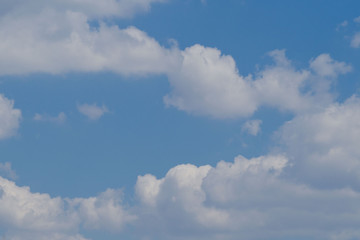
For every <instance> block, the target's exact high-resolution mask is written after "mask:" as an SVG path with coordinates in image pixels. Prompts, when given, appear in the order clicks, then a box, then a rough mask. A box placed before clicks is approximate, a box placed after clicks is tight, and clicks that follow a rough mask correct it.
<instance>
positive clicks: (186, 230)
mask: <svg viewBox="0 0 360 240" xmlns="http://www.w3.org/2000/svg"><path fill="white" fill-rule="evenodd" d="M288 167H289V165H288V160H287V159H286V157H284V156H282V155H273V156H271V155H269V156H263V157H259V158H253V159H246V158H244V157H242V156H239V157H237V158H235V160H234V162H232V163H231V162H224V161H221V162H219V163H218V164H217V166H216V167H210V166H201V167H196V166H194V165H190V164H188V165H179V166H176V167H174V168H172V169H171V170H170V171H169V172H168V173H167V174H166V176H165V177H164V178H161V179H157V178H156V177H154V176H152V175H145V176H141V177H139V178H138V182H137V185H136V192H137V196H138V198H139V200H140V202H141V206H140V207H139V209H140V210H138V211H139V214H138V215H139V221H138V222H137V223H138V225H137V227H138V232H139V233H142V236H146V237H148V238H147V239H234V240H235V239H289V238H291V237H303V238H304V239H331V238H333V239H351V237H355V236H357V234H358V233H357V227H356V226H357V225H358V224H359V223H360V217H359V213H360V206H359V204H358V201H359V200H360V193H359V192H356V191H354V190H351V189H349V188H344V189H333V190H319V189H316V188H312V187H309V186H308V185H305V184H301V183H297V182H295V181H292V180H291V179H289V178H287V177H286V175H287V173H286V171H287V170H286V169H287V168H288ZM339 203H341V206H339ZM330 226H331V227H330ZM344 227H346V230H345V229H344ZM346 233H348V237H344V238H340V237H339V236H340V235H342V234H343V235H346Z"/></svg>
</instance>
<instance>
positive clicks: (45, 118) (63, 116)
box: [34, 112, 66, 124]
mask: <svg viewBox="0 0 360 240" xmlns="http://www.w3.org/2000/svg"><path fill="white" fill-rule="evenodd" d="M34 120H35V121H41V122H54V123H58V124H61V123H64V122H65V121H66V114H65V113H63V112H61V113H59V114H58V115H57V116H56V117H52V116H49V115H47V114H39V113H36V114H35V116H34Z"/></svg>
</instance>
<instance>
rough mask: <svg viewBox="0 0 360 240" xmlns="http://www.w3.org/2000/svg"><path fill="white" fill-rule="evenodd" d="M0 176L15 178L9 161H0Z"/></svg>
mask: <svg viewBox="0 0 360 240" xmlns="http://www.w3.org/2000/svg"><path fill="white" fill-rule="evenodd" d="M0 176H3V177H7V178H10V179H16V178H17V175H16V173H15V171H14V170H12V169H11V163H9V162H5V163H1V162H0Z"/></svg>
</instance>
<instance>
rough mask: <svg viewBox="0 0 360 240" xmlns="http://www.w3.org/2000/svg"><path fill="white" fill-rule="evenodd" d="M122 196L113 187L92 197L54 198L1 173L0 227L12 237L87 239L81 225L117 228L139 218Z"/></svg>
mask: <svg viewBox="0 0 360 240" xmlns="http://www.w3.org/2000/svg"><path fill="white" fill-rule="evenodd" d="M121 196H122V194H121V192H119V191H118V190H111V189H109V190H107V191H106V192H104V193H101V194H100V195H99V196H96V197H92V198H85V199H84V198H77V199H63V198H60V197H56V198H52V197H50V196H49V195H48V194H40V193H32V192H31V191H30V189H29V188H28V187H19V186H17V185H16V184H15V183H14V182H12V181H9V180H7V179H5V178H2V177H0V230H2V231H3V232H5V236H6V239H10V240H15V239H16V240H17V239H24V240H33V239H34V240H35V239H59V240H83V239H85V238H84V237H82V236H81V235H79V233H78V229H79V228H80V227H81V226H84V227H86V228H89V229H99V228H101V227H104V228H106V229H110V230H114V231H116V230H118V229H121V228H122V227H123V225H124V223H126V222H129V221H133V220H134V219H135V216H133V215H130V214H129V213H128V212H127V211H126V210H125V209H124V208H123V206H122V198H121Z"/></svg>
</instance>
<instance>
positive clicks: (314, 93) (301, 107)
mask: <svg viewBox="0 0 360 240" xmlns="http://www.w3.org/2000/svg"><path fill="white" fill-rule="evenodd" d="M269 55H270V56H271V57H272V58H273V60H274V62H275V64H274V65H271V66H267V67H265V68H264V69H263V70H260V71H259V72H257V73H255V76H252V75H249V76H247V77H244V76H241V75H240V74H239V73H238V70H237V68H236V64H235V61H234V59H233V58H232V57H231V56H228V55H222V54H221V52H220V51H219V50H217V49H214V48H208V47H204V46H201V45H195V46H192V47H189V48H186V49H185V50H184V51H182V56H183V61H182V64H181V67H180V69H179V70H178V71H175V72H172V73H170V75H169V81H170V84H171V86H172V92H171V93H170V94H168V95H167V96H165V98H164V101H165V103H166V104H167V105H170V106H174V107H177V108H178V109H180V110H184V111H187V112H191V113H194V114H204V115H209V116H212V117H216V118H233V117H247V116H250V115H252V114H253V113H254V112H255V111H256V110H257V109H258V108H259V107H261V106H270V107H274V108H278V109H281V110H286V111H290V112H294V113H299V112H304V111H309V110H311V109H314V108H320V107H323V106H325V105H326V104H329V103H331V102H332V101H333V97H332V95H331V94H330V93H329V92H328V90H329V89H330V87H331V85H332V83H333V81H334V79H336V77H337V76H338V75H339V74H344V73H347V72H349V71H350V70H351V67H350V66H349V65H347V64H346V63H344V62H338V61H335V60H333V59H332V58H331V57H330V56H329V55H328V54H322V55H319V56H318V57H316V58H315V59H313V60H312V61H310V67H309V68H308V69H300V70H297V69H295V67H293V66H292V65H291V62H290V61H289V60H288V59H287V58H286V56H285V51H284V50H274V51H272V52H270V53H269Z"/></svg>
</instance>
